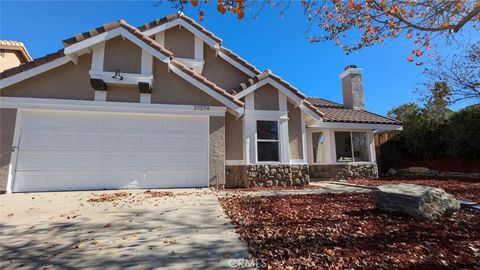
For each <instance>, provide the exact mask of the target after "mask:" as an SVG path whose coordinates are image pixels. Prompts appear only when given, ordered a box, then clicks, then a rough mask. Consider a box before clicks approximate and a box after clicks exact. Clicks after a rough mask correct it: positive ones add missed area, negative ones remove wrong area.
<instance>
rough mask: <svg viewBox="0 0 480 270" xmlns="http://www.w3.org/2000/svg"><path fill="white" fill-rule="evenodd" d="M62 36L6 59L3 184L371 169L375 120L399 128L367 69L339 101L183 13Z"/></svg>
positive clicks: (184, 182)
mask: <svg viewBox="0 0 480 270" xmlns="http://www.w3.org/2000/svg"><path fill="white" fill-rule="evenodd" d="M63 44H64V48H63V49H61V50H59V51H58V52H56V53H53V54H49V55H47V56H45V57H41V58H38V59H35V60H33V61H30V62H27V63H25V64H22V65H21V66H20V67H16V68H12V69H9V70H6V71H4V72H3V73H0V94H1V97H0V105H1V135H2V136H1V152H2V159H1V162H2V163H1V165H2V166H3V167H4V171H5V172H8V173H5V175H3V176H2V177H3V178H8V184H7V187H6V189H7V191H8V192H25V191H51V190H88V189H104V188H106V189H118V188H166V187H207V186H210V187H222V186H229V187H230V186H251V185H266V186H270V185H283V184H287V185H290V184H303V183H307V182H308V181H309V179H310V178H318V177H338V174H343V175H344V174H347V176H361V175H367V176H371V177H375V176H376V174H377V171H376V166H375V150H374V149H375V148H374V142H373V130H393V129H400V128H401V125H400V123H399V122H397V121H395V120H392V119H389V118H386V117H383V116H379V115H376V114H373V113H370V112H367V111H365V110H364V101H363V87H362V70H361V69H359V68H356V67H354V66H351V67H348V68H347V69H345V71H343V72H342V73H341V74H340V77H341V80H342V87H343V96H344V104H343V105H342V104H338V103H335V102H331V101H327V100H324V99H321V98H307V97H305V95H304V94H302V92H300V90H298V89H296V88H295V87H293V86H292V85H290V84H289V83H288V82H286V81H285V80H283V79H282V78H280V77H278V76H276V75H275V74H273V73H272V72H271V71H269V70H267V71H264V72H261V71H259V70H257V69H256V68H255V67H254V66H253V65H251V64H250V63H248V62H247V61H245V60H243V59H242V58H240V57H239V56H238V55H236V54H235V53H233V52H232V51H230V50H228V49H227V48H225V47H223V46H222V40H221V39H220V38H218V37H216V36H215V35H214V34H213V33H211V32H209V31H207V30H206V29H204V28H203V27H202V26H200V25H199V24H197V23H195V22H194V21H193V20H192V19H190V18H188V17H186V16H184V15H183V14H175V15H171V16H168V17H165V18H163V19H159V20H155V21H153V22H150V23H147V24H145V25H142V26H140V27H138V28H136V27H133V26H130V25H128V24H127V23H126V22H125V21H123V20H120V21H118V22H115V23H111V24H107V25H104V26H101V27H99V28H95V29H92V30H90V31H88V32H85V33H82V34H78V35H75V36H74V37H72V38H69V39H66V40H64V41H63ZM345 168H349V169H348V170H346V169H345ZM350 174H351V175H350Z"/></svg>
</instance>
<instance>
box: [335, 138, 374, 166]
mask: <svg viewBox="0 0 480 270" xmlns="http://www.w3.org/2000/svg"><path fill="white" fill-rule="evenodd" d="M368 149H369V148H368V137H367V133H365V132H343V131H342V132H340V131H337V132H335V150H336V152H337V161H338V162H352V161H370V155H369V150H368Z"/></svg>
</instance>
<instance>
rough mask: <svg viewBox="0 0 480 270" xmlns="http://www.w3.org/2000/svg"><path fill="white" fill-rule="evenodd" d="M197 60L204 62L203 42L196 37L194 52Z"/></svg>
mask: <svg viewBox="0 0 480 270" xmlns="http://www.w3.org/2000/svg"><path fill="white" fill-rule="evenodd" d="M194 58H195V60H203V40H201V39H200V38H199V37H197V36H195V51H194Z"/></svg>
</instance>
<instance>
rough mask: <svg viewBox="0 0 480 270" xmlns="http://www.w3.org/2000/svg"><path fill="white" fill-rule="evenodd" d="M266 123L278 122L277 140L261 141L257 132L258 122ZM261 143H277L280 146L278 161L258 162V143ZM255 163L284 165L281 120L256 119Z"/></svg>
mask: <svg viewBox="0 0 480 270" xmlns="http://www.w3.org/2000/svg"><path fill="white" fill-rule="evenodd" d="M259 121H266V122H277V138H278V139H276V140H272V139H259V138H258V131H257V122H259ZM259 142H276V143H277V144H278V161H273V160H271V161H260V160H258V143H259ZM255 163H256V164H281V163H282V145H281V144H280V120H276V119H273V118H256V119H255Z"/></svg>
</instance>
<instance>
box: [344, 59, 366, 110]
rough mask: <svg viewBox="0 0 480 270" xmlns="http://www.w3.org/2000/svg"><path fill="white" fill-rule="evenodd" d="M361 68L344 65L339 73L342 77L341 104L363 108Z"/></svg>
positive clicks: (353, 107)
mask: <svg viewBox="0 0 480 270" xmlns="http://www.w3.org/2000/svg"><path fill="white" fill-rule="evenodd" d="M362 72H363V69H361V68H357V66H355V65H349V66H346V67H345V69H344V71H343V72H342V73H340V79H342V94H343V105H344V106H345V107H347V108H350V109H354V110H364V109H365V99H364V98H363V81H362Z"/></svg>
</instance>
